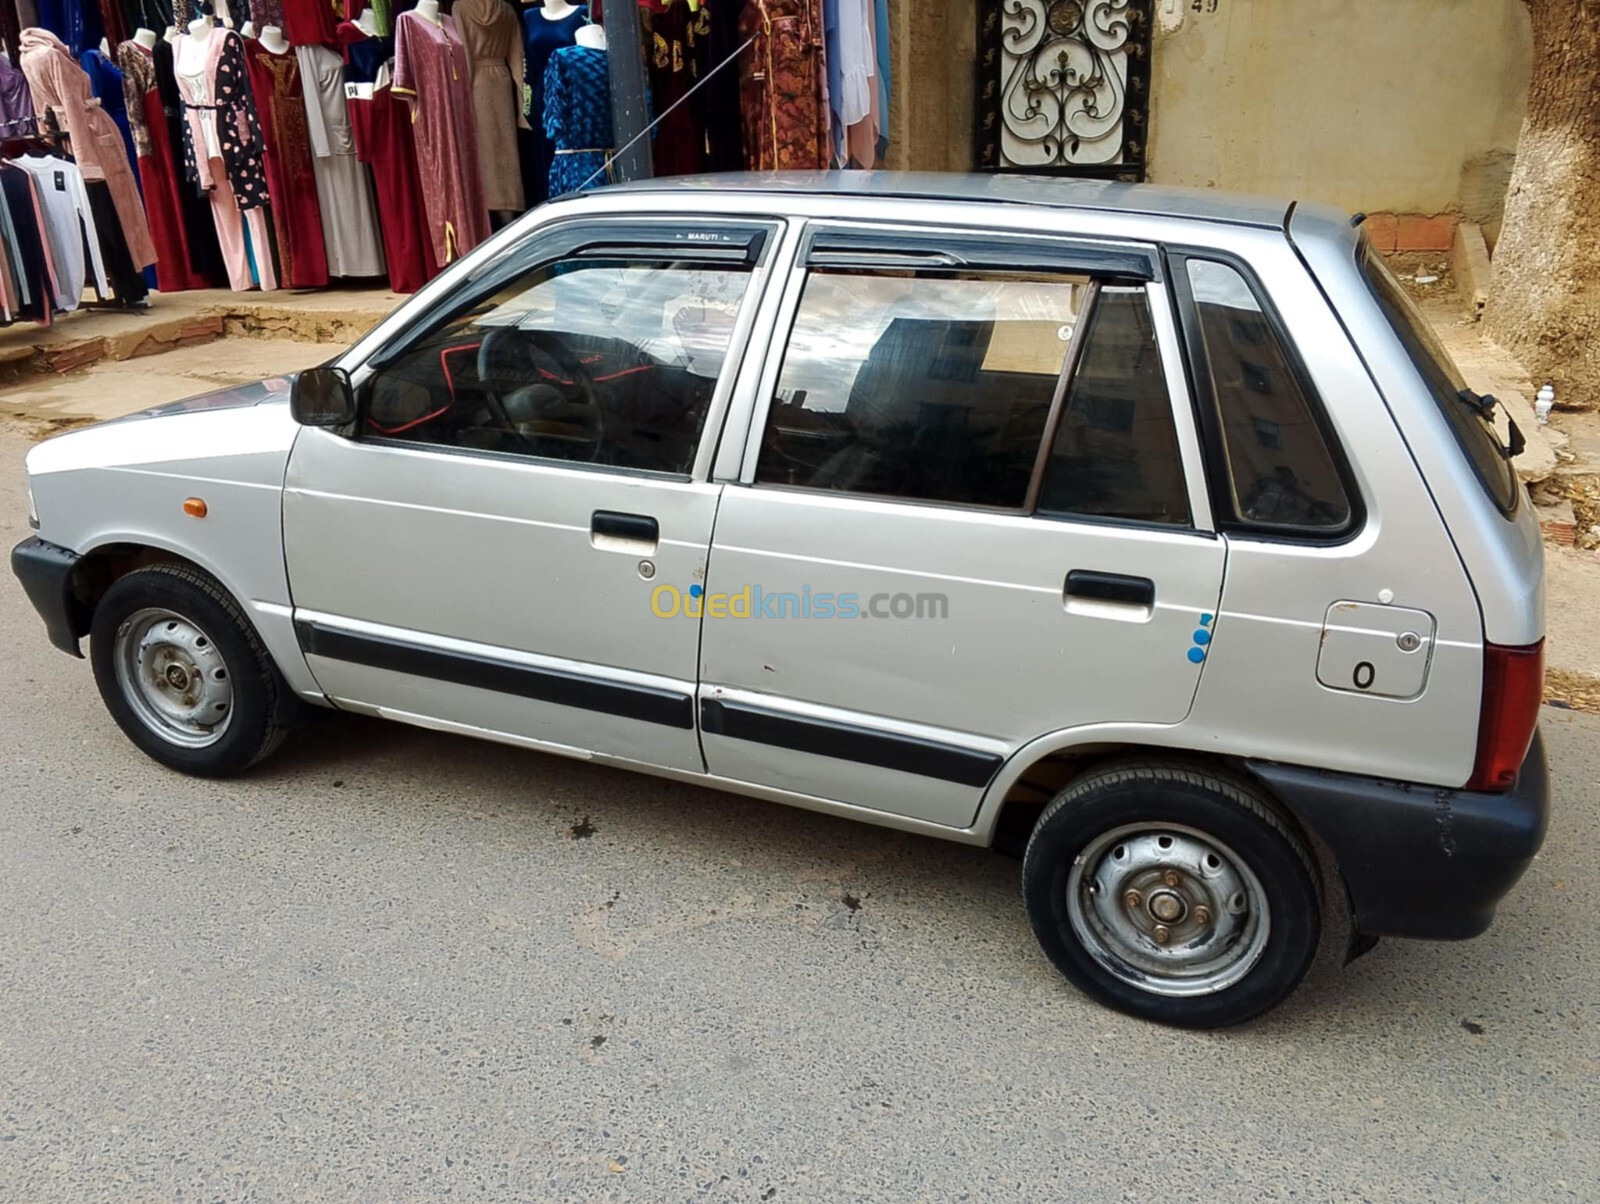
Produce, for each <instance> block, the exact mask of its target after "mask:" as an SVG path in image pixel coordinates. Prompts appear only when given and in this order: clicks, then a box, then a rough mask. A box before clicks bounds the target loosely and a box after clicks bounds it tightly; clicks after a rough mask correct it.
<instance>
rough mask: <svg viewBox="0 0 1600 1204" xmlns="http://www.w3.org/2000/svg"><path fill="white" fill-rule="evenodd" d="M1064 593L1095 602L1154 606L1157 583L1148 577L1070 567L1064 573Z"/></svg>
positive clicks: (1070, 596) (1071, 596)
mask: <svg viewBox="0 0 1600 1204" xmlns="http://www.w3.org/2000/svg"><path fill="white" fill-rule="evenodd" d="M1066 596H1067V597H1069V598H1092V599H1094V600H1095V601H1097V602H1122V603H1125V604H1127V605H1129V606H1154V605H1155V604H1156V583H1155V582H1154V581H1152V580H1150V578H1148V577H1129V576H1126V575H1125V574H1123V573H1097V572H1095V571H1094V570H1092V569H1073V570H1072V571H1071V572H1070V573H1068V574H1067V590H1066Z"/></svg>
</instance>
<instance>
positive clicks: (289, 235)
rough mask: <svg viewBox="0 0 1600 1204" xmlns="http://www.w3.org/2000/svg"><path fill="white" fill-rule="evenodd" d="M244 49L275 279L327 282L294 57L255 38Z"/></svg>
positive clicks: (290, 284) (298, 284)
mask: <svg viewBox="0 0 1600 1204" xmlns="http://www.w3.org/2000/svg"><path fill="white" fill-rule="evenodd" d="M244 54H245V60H246V62H247V64H248V67H249V70H250V91H251V92H252V93H254V95H255V98H256V112H257V114H258V115H259V116H260V118H261V133H262V136H263V139H264V140H265V142H266V150H265V154H264V155H263V158H264V160H265V163H266V169H267V195H268V196H269V197H270V198H271V201H272V205H271V209H272V225H273V228H274V229H275V230H276V231H277V234H278V260H279V265H280V266H281V267H282V269H283V270H282V272H281V273H279V276H280V280H281V283H282V284H283V285H284V286H285V287H287V288H318V287H320V286H321V285H324V284H327V283H328V253H327V249H326V247H325V246H324V244H323V241H322V213H321V210H320V209H319V208H318V207H317V178H316V175H315V173H314V171H313V167H312V163H311V135H310V133H309V131H308V129H307V126H306V98H305V93H304V91H303V90H302V89H301V86H300V60H299V59H298V58H296V57H295V53H294V51H293V50H290V51H289V52H288V53H287V54H273V53H272V51H270V50H268V49H267V48H266V47H265V46H263V45H262V44H261V43H260V42H259V41H248V42H246V43H245V51H244Z"/></svg>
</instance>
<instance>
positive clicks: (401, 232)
mask: <svg viewBox="0 0 1600 1204" xmlns="http://www.w3.org/2000/svg"><path fill="white" fill-rule="evenodd" d="M350 127H351V129H352V131H353V132H354V133H355V141H356V155H357V156H358V157H359V158H360V159H361V161H362V162H363V163H368V164H371V166H372V176H373V179H374V181H375V182H376V183H377V188H378V210H379V212H380V213H381V214H382V219H381V221H380V223H379V224H380V225H381V226H382V232H383V251H384V258H385V259H387V260H388V263H389V287H390V288H392V289H394V291H395V292H397V293H414V292H416V291H417V290H418V289H419V288H421V287H422V286H423V285H424V284H426V283H427V282H428V281H429V280H431V279H433V277H434V276H436V275H438V273H439V263H438V261H437V259H435V257H434V254H433V239H432V238H431V237H430V236H429V233H428V216H427V211H426V206H425V204H424V202H423V199H422V177H421V176H420V175H419V174H418V171H417V150H416V145H415V143H414V142H413V141H412V138H411V106H410V105H409V104H407V103H406V102H405V101H404V100H402V99H401V98H400V97H398V96H396V95H395V93H394V89H393V88H392V87H390V86H389V84H388V82H387V80H383V81H381V82H380V83H379V84H378V85H377V86H376V87H373V88H371V89H370V91H368V90H367V89H365V88H362V87H361V86H359V85H358V95H357V96H355V97H353V98H352V99H351V101H350Z"/></svg>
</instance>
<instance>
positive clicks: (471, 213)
mask: <svg viewBox="0 0 1600 1204" xmlns="http://www.w3.org/2000/svg"><path fill="white" fill-rule="evenodd" d="M468 72H469V68H468V65H467V52H466V48H465V47H464V46H463V45H462V43H461V38H460V35H459V34H457V33H456V28H455V22H454V21H452V20H451V19H450V17H449V16H448V15H441V16H440V17H439V19H438V21H437V22H435V21H431V20H429V19H428V18H427V17H425V16H423V15H422V14H421V13H419V12H415V11H413V12H408V13H401V14H400V16H399V17H398V18H396V20H395V35H394V90H395V92H397V93H398V94H399V95H401V96H403V97H405V98H406V99H407V101H408V102H409V103H410V105H411V115H412V126H411V132H412V135H413V136H414V137H415V139H416V144H417V166H418V168H419V169H420V170H421V173H422V198H423V201H424V203H425V205H426V207H427V212H428V226H429V233H430V235H431V236H432V238H433V253H434V258H435V259H436V260H437V261H438V263H439V265H440V266H441V267H443V266H444V265H445V264H448V263H452V262H454V261H455V260H456V259H458V258H459V257H460V256H462V255H464V254H466V253H467V252H468V251H470V250H472V248H473V247H475V246H477V245H478V244H479V243H480V242H482V241H483V240H484V239H486V238H488V237H489V210H488V207H487V206H486V205H485V204H484V202H483V177H482V173H481V172H480V170H479V167H478V143H477V135H476V133H475V131H474V130H473V124H472V91H471V86H470V83H469V79H468Z"/></svg>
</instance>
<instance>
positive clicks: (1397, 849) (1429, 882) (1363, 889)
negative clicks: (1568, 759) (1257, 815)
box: [1246, 732, 1550, 940]
mask: <svg viewBox="0 0 1600 1204" xmlns="http://www.w3.org/2000/svg"><path fill="white" fill-rule="evenodd" d="M1246 764H1247V765H1248V767H1249V769H1250V772H1251V773H1253V774H1255V776H1256V777H1257V778H1259V779H1260V780H1261V782H1262V783H1263V784H1264V785H1266V786H1267V787H1268V788H1270V789H1271V790H1272V791H1273V792H1274V793H1275V794H1277V796H1278V797H1279V798H1281V799H1282V800H1283V801H1284V803H1285V804H1287V805H1288V807H1289V809H1290V810H1291V811H1293V812H1294V813H1295V814H1296V815H1297V816H1298V817H1299V818H1300V820H1301V821H1302V822H1303V823H1304V824H1305V825H1306V827H1307V828H1309V829H1310V830H1311V831H1312V832H1314V833H1316V834H1317V836H1319V837H1320V838H1321V839H1322V840H1323V841H1324V842H1325V843H1326V844H1327V846H1328V848H1329V850H1330V851H1331V852H1332V853H1333V857H1334V860H1335V861H1336V862H1337V863H1338V866H1339V871H1340V873H1341V874H1342V875H1343V876H1344V880H1345V885H1346V886H1347V887H1348V888H1349V891H1350V903H1351V906H1352V908H1353V909H1354V912H1355V926H1356V929H1357V930H1358V931H1359V932H1362V933H1365V934H1367V935H1369V936H1409V937H1420V938H1424V939H1428V940H1459V939H1462V938H1464V937H1472V936H1477V935H1478V934H1479V933H1480V932H1482V931H1484V929H1486V928H1488V927H1489V924H1490V922H1491V921H1493V919H1494V909H1495V905H1496V904H1497V903H1499V901H1500V900H1501V899H1502V898H1504V897H1505V894H1506V892H1507V891H1509V890H1510V889H1511V888H1512V887H1513V886H1514V885H1516V882H1517V879H1519V878H1521V877H1522V874H1523V871H1524V870H1526V869H1527V868H1528V863H1529V862H1531V861H1532V860H1533V857H1534V854H1535V853H1537V852H1538V851H1539V846H1540V845H1541V844H1543V843H1544V834H1545V828H1546V827H1547V826H1548V824H1549V822H1550V774H1549V769H1548V767H1547V765H1546V762H1545V753H1544V736H1543V734H1542V733H1538V732H1536V733H1535V734H1534V737H1533V745H1532V747H1531V748H1529V750H1528V756H1527V759H1526V760H1524V761H1523V763H1522V772H1521V773H1520V774H1519V775H1518V776H1517V781H1516V784H1515V785H1514V786H1513V787H1512V788H1511V789H1510V790H1509V791H1507V792H1506V793H1504V794H1482V793H1477V792H1474V791H1467V790H1445V789H1441V788H1439V787H1436V786H1417V785H1412V784H1410V783H1406V782H1390V781H1383V780H1380V779H1378V778H1363V777H1358V776H1356V775H1354V774H1344V773H1331V772H1328V771H1324V770H1317V769H1302V768H1299V767H1297V766H1291V765H1277V764H1273V763H1269V762H1265V761H1250V762H1247V763H1246Z"/></svg>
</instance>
